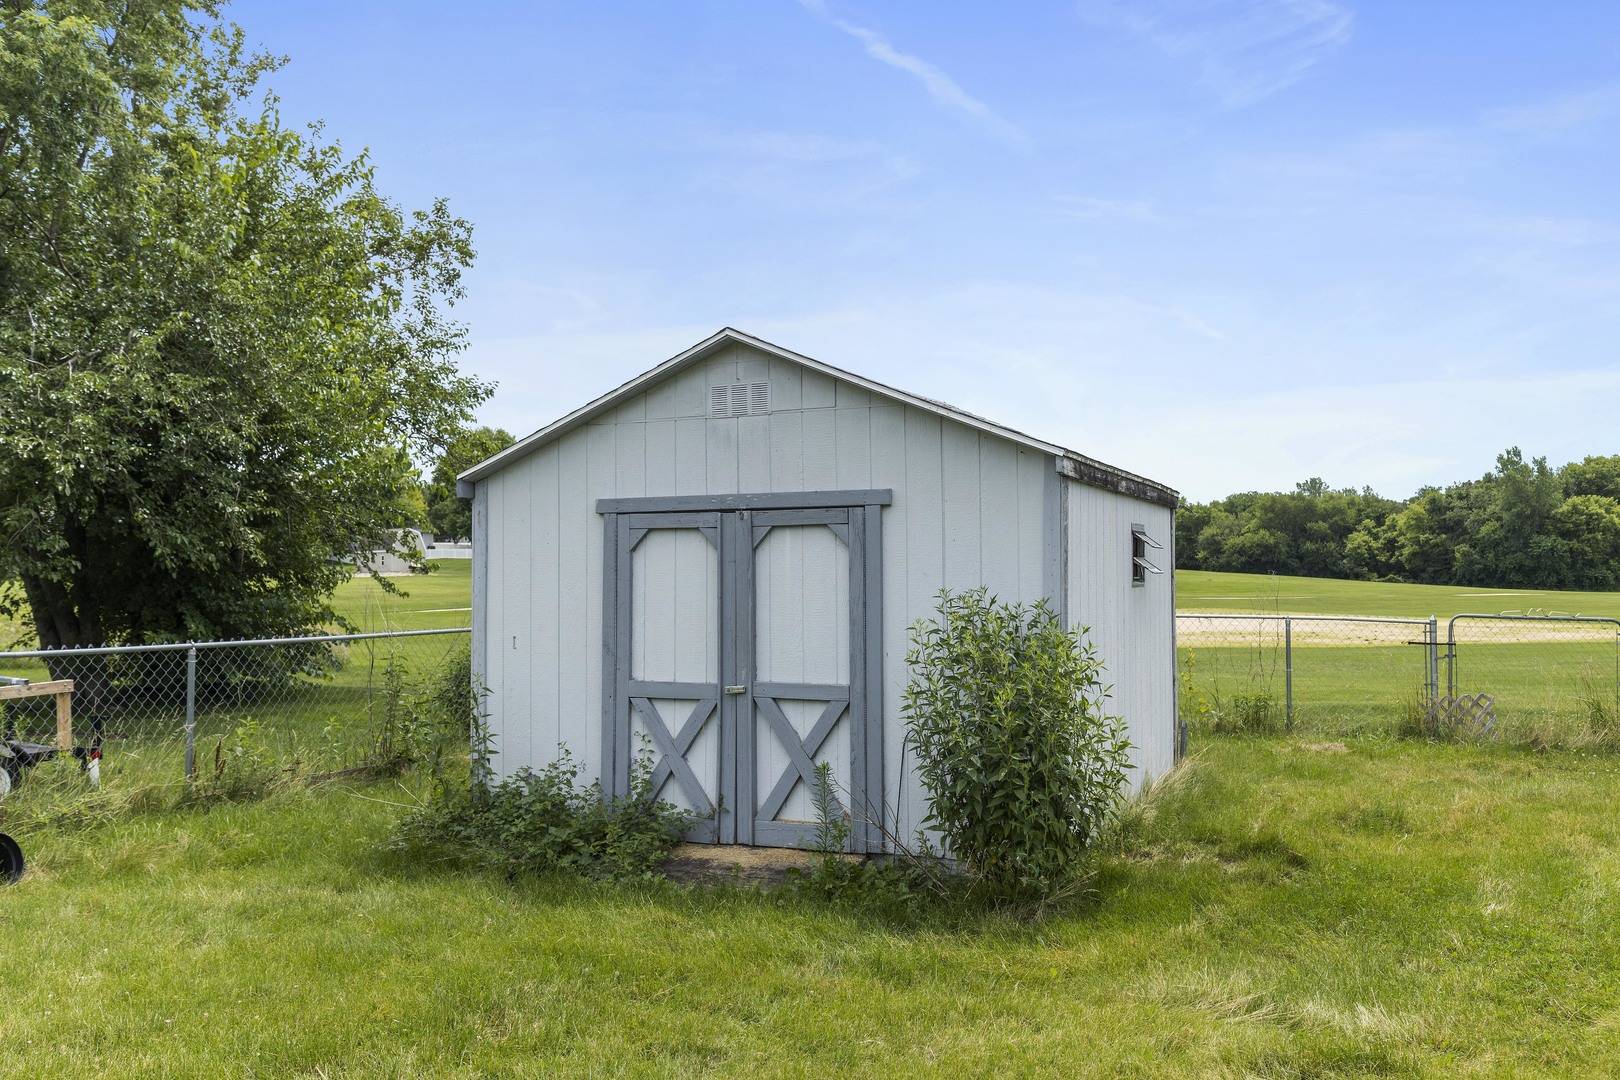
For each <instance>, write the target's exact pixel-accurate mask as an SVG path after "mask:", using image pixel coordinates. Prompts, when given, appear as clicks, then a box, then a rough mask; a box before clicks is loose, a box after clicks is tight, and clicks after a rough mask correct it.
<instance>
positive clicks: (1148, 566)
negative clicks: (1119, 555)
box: [1131, 522, 1164, 589]
mask: <svg viewBox="0 0 1620 1080" xmlns="http://www.w3.org/2000/svg"><path fill="white" fill-rule="evenodd" d="M1148 548H1154V549H1156V550H1159V551H1163V550H1164V545H1163V544H1161V543H1159V542H1158V541H1157V540H1155V539H1153V537H1152V536H1150V535H1148V531H1147V526H1146V525H1143V524H1141V523H1140V522H1132V523H1131V587H1132V588H1133V589H1140V588H1142V587H1143V586H1145V585H1146V584H1147V576H1148V575H1149V574H1162V573H1164V571H1163V570H1161V569H1159V568H1158V567H1157V566H1155V565H1154V564H1153V561H1152V560H1151V559H1149V558H1148V557H1147V553H1148Z"/></svg>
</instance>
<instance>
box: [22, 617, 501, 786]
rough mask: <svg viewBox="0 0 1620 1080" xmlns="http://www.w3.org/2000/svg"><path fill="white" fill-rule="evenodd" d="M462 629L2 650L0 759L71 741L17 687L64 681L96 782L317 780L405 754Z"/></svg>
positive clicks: (42, 705) (43, 706)
mask: <svg viewBox="0 0 1620 1080" xmlns="http://www.w3.org/2000/svg"><path fill="white" fill-rule="evenodd" d="M469 634H470V631H468V630H467V629H466V628H458V629H450V630H413V631H398V632H390V633H371V634H341V635H331V636H323V637H302V638H275V639H266V640H259V641H207V642H194V643H184V644H174V645H145V646H126V647H107V648H89V649H66V650H28V651H19V652H0V728H3V736H4V738H3V745H4V746H5V747H7V748H8V750H9V756H5V755H0V758H3V760H4V761H5V763H6V768H7V771H8V772H10V773H12V774H13V775H12V779H20V778H21V777H20V773H21V770H22V769H24V768H26V767H27V766H28V765H30V764H33V762H32V761H31V760H30V758H31V757H43V756H44V752H45V750H47V749H56V750H58V751H65V750H66V749H67V747H66V746H65V745H63V744H64V743H65V742H66V741H67V739H65V738H64V733H63V732H62V731H61V729H60V726H59V725H60V724H61V723H62V719H61V717H59V715H58V711H57V705H56V701H55V700H54V696H52V695H44V696H38V697H32V696H25V695H27V694H28V693H29V692H30V690H31V689H42V690H43V689H48V684H52V683H57V682H58V681H60V680H71V681H72V684H73V693H72V696H71V702H70V705H71V736H70V739H71V745H72V747H73V750H72V752H73V754H74V756H76V757H79V758H80V759H81V760H88V759H89V758H90V757H91V755H92V752H94V751H99V755H96V757H97V759H98V763H97V767H98V770H99V772H100V777H101V780H102V782H103V783H109V782H112V781H115V780H118V779H120V778H122V779H125V780H131V781H142V782H148V781H149V782H156V783H169V782H174V781H178V780H180V779H182V778H201V779H204V780H206V779H209V778H210V777H217V776H219V775H222V774H223V773H224V772H226V771H227V770H228V769H230V768H231V767H233V766H239V767H240V766H251V767H252V768H257V769H261V770H263V769H275V770H283V771H296V772H298V773H300V774H304V775H320V774H322V773H326V772H341V771H342V770H345V769H350V768H356V767H360V766H365V765H375V764H383V763H387V762H389V761H395V760H404V759H405V758H406V757H407V756H408V754H409V752H410V750H411V746H410V744H411V742H412V740H415V739H417V738H419V736H420V732H419V731H418V728H419V727H420V726H421V725H423V724H426V723H428V722H429V720H428V719H427V718H426V716H425V713H426V711H427V702H428V699H429V698H430V697H431V695H433V694H434V693H435V692H436V691H437V690H438V688H439V687H440V686H441V685H442V684H443V683H444V682H445V680H447V679H452V680H453V679H458V678H462V677H464V675H465V672H466V670H467V669H466V666H465V664H466V661H465V653H466V649H467V642H468V639H469ZM25 680H26V682H25ZM41 684H47V685H46V686H41ZM6 694H10V695H14V696H10V697H6V696H4V695H6Z"/></svg>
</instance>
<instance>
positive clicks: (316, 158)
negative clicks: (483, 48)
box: [0, 0, 488, 646]
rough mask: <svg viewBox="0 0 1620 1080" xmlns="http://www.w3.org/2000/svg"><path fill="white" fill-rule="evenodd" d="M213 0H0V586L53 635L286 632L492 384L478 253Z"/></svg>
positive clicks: (59, 640)
mask: <svg viewBox="0 0 1620 1080" xmlns="http://www.w3.org/2000/svg"><path fill="white" fill-rule="evenodd" d="M275 66H276V61H274V60H271V59H267V58H264V57H260V56H254V55H250V54H249V53H248V52H247V51H246V50H245V49H244V47H243V36H242V33H241V32H240V30H238V29H237V28H235V27H234V26H231V25H230V24H228V23H225V22H223V21H222V19H221V17H220V13H219V7H218V4H217V3H214V2H212V0H0V580H3V579H6V578H10V579H15V580H18V581H20V582H21V584H22V593H21V595H22V598H23V599H22V600H21V601H20V602H18V601H13V603H16V604H18V606H20V607H22V608H25V609H26V614H27V615H29V616H31V619H32V623H33V626H34V627H35V629H36V632H37V635H38V638H39V640H40V642H41V643H42V644H43V645H46V646H73V645H87V644H96V643H100V642H103V641H137V640H161V639H174V638H186V637H195V638H203V637H215V636H221V635H226V636H235V635H258V634H279V633H285V632H291V631H302V630H308V629H310V628H312V627H315V626H317V625H319V624H321V623H323V622H325V621H327V620H329V619H330V618H332V617H333V612H332V610H331V608H330V606H329V603H328V597H329V596H330V593H331V590H332V588H333V586H334V585H336V584H337V583H338V582H339V581H340V580H341V579H342V578H343V576H344V575H345V574H346V573H347V572H348V571H347V570H346V568H345V567H344V566H343V565H342V563H341V559H342V557H343V556H344V555H345V554H347V553H349V552H352V551H354V550H356V549H368V548H375V547H382V546H386V545H387V544H388V543H389V542H390V539H391V536H392V534H391V530H393V529H395V528H397V527H398V526H400V525H403V524H405V523H406V520H407V516H408V511H407V509H406V508H407V506H408V501H407V500H408V492H409V491H410V490H411V488H412V486H413V485H414V484H415V483H416V478H415V471H414V468H413V466H412V459H413V456H420V455H428V454H432V453H433V452H435V451H436V449H437V448H438V447H440V446H442V445H443V443H444V442H445V441H447V440H448V439H449V438H450V436H451V435H453V434H454V433H455V432H456V431H457V430H458V429H459V428H460V426H461V424H462V423H464V422H465V420H466V419H467V417H468V416H469V415H470V412H471V409H472V407H473V406H475V405H476V404H477V403H478V402H479V401H480V400H482V399H483V397H484V396H486V394H487V392H488V391H487V388H486V387H485V386H484V385H483V384H481V383H479V382H477V381H476V380H472V379H469V378H466V377H464V376H461V375H459V374H458V373H457V372H456V369H455V367H454V365H453V363H452V360H451V358H452V357H453V355H454V354H455V353H456V352H457V351H458V350H459V349H460V348H461V346H462V343H463V330H462V328H461V327H460V326H459V325H458V324H457V323H455V322H454V321H452V320H451V319H450V318H449V317H448V315H447V308H448V306H449V304H450V303H452V302H453V301H454V300H456V299H457V298H458V297H459V295H460V292H461V273H462V271H463V269H464V268H465V267H466V266H467V265H469V263H470V261H471V259H472V247H471V235H470V229H469V227H468V225H467V224H466V223H465V222H463V221H461V220H459V219H457V218H455V217H454V216H452V215H451V214H450V213H449V211H448V210H447V208H446V206H445V205H444V204H443V203H442V202H440V203H437V204H435V205H434V206H432V207H431V208H430V209H427V210H425V211H418V212H415V213H405V212H403V211H402V210H401V209H399V208H398V207H397V206H395V205H394V204H393V203H391V202H390V201H388V200H387V199H386V198H384V197H383V196H382V195H381V194H379V192H378V190H377V188H376V186H375V184H374V178H373V172H372V166H371V164H370V162H369V161H368V160H367V158H366V157H365V156H364V155H363V154H362V155H359V156H353V155H348V154H345V153H344V152H343V151H342V149H341V148H340V147H338V146H337V145H335V144H333V143H331V142H330V141H327V140H326V139H324V138H323V137H322V135H321V133H320V132H319V130H310V131H301V130H292V129H289V128H288V127H286V126H284V125H283V124H282V122H281V120H280V117H279V116H278V113H277V108H276V102H275V99H274V97H273V96H271V95H269V94H268V93H266V92H264V91H263V90H262V89H261V86H260V83H261V79H262V77H263V76H264V75H265V74H266V73H267V72H269V71H271V70H273V68H274V67H275Z"/></svg>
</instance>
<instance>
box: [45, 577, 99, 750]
mask: <svg viewBox="0 0 1620 1080" xmlns="http://www.w3.org/2000/svg"><path fill="white" fill-rule="evenodd" d="M22 582H23V592H24V594H25V595H26V596H27V597H28V606H29V609H30V610H31V612H32V613H33V617H34V633H35V634H36V635H37V636H38V637H39V645H40V648H42V649H52V650H62V651H61V652H59V653H53V654H52V655H50V656H47V657H46V658H45V670H46V671H48V672H49V673H50V676H51V678H52V679H72V680H73V712H74V715H75V716H76V717H79V718H82V719H83V720H85V721H88V723H89V725H90V731H91V733H92V745H94V746H99V745H101V733H102V727H103V721H104V719H105V716H106V713H107V710H108V708H109V707H110V706H111V704H112V697H113V689H112V679H111V675H110V672H109V671H108V667H107V657H106V655H105V654H102V653H93V654H91V655H88V656H85V655H76V654H75V653H74V651H73V650H75V649H82V648H88V647H90V646H94V645H105V644H106V643H107V642H106V641H105V639H104V636H103V634H102V630H101V620H100V618H99V617H98V616H97V614H96V613H95V609H94V606H93V605H91V606H90V611H89V612H86V611H85V610H83V609H82V608H81V607H80V606H79V605H76V604H74V603H73V599H72V593H73V591H75V590H71V589H69V588H68V587H67V586H65V585H63V584H62V583H61V582H58V581H46V580H44V579H42V578H38V577H34V576H32V575H29V574H24V575H23V578H22Z"/></svg>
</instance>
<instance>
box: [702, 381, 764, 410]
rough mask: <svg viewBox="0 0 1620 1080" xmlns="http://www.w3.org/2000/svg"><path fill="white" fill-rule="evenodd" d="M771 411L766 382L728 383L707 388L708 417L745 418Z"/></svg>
mask: <svg viewBox="0 0 1620 1080" xmlns="http://www.w3.org/2000/svg"><path fill="white" fill-rule="evenodd" d="M770 411H771V384H770V383H768V382H745V383H741V382H740V383H728V384H725V385H722V386H711V387H709V415H710V416H747V415H749V414H750V413H752V414H755V415H759V414H762V413H768V412H770Z"/></svg>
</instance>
